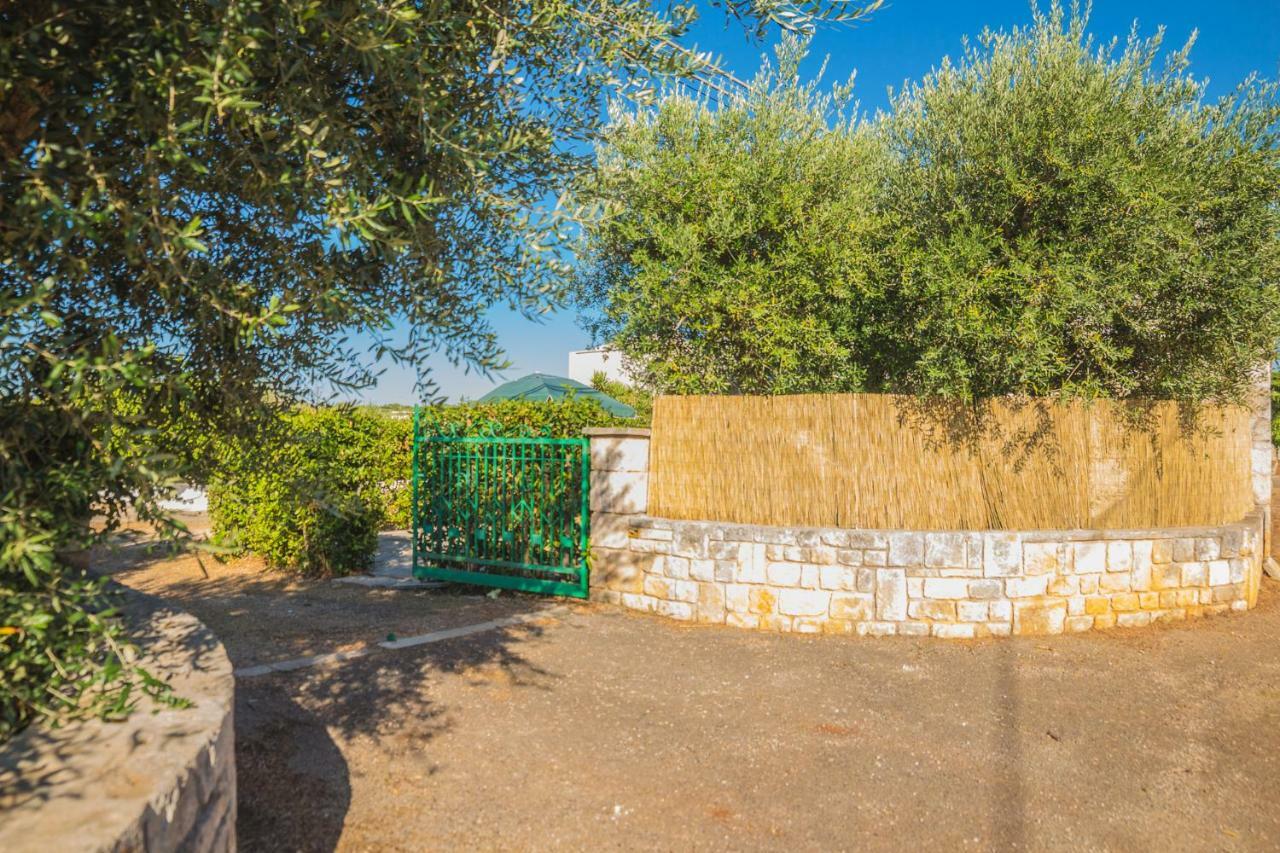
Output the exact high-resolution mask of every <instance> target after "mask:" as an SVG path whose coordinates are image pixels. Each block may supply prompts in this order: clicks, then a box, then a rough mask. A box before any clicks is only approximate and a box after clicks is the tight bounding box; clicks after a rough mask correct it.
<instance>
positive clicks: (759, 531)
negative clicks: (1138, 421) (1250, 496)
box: [627, 508, 1262, 545]
mask: <svg viewBox="0 0 1280 853" xmlns="http://www.w3.org/2000/svg"><path fill="white" fill-rule="evenodd" d="M1261 519H1262V509H1261V508H1256V509H1254V510H1253V511H1251V512H1250V513H1249V514H1248V515H1246V516H1245V517H1244V518H1242V519H1240V520H1239V521H1234V522H1230V523H1227V524H1219V525H1199V526H1192V527H1132V528H1100V529H1088V528H1063V529H1053V528H1041V529H1034V530H943V529H929V528H910V527H901V528H870V527H803V526H794V527H792V526H788V527H779V526H771V525H763V524H740V523H738V522H732V521H706V520H703V519H692V518H690V519H683V518H666V517H659V516H653V515H633V516H629V517H628V519H627V521H628V524H630V525H631V526H632V527H635V528H666V527H670V526H671V525H673V524H696V525H705V526H706V527H707V528H708V529H709V530H715V529H721V530H731V531H733V534H732V535H731V536H729V537H728V538H734V539H741V538H750V539H752V540H754V541H756V542H763V543H765V544H771V543H772V544H778V545H789V544H793V540H795V539H796V538H805V537H809V538H815V537H816V538H819V539H820V538H821V537H822V534H824V533H827V534H831V533H867V534H880V535H883V536H889V535H892V534H899V533H922V534H930V533H947V534H956V535H962V536H984V535H988V536H1018V537H1019V538H1021V539H1022V540H1024V541H1027V542H1038V541H1053V542H1093V541H1097V540H1124V539H1180V538H1186V537H1200V536H1217V535H1220V534H1221V533H1222V532H1223V531H1225V530H1229V529H1234V528H1242V529H1243V528H1252V527H1254V526H1256V525H1257V524H1259V523H1260V522H1261ZM744 534H746V535H744ZM713 538H714V537H713Z"/></svg>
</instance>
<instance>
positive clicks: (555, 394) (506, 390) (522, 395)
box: [480, 373, 636, 418]
mask: <svg viewBox="0 0 1280 853" xmlns="http://www.w3.org/2000/svg"><path fill="white" fill-rule="evenodd" d="M569 396H573V397H576V398H578V399H580V400H595V401H596V402H597V403H599V404H600V407H601V408H602V409H604V410H605V411H606V412H608V413H609V414H611V415H617V416H618V417H620V418H634V417H635V416H636V410H635V409H633V408H631V407H630V406H628V405H627V404H626V403H619V402H618V401H617V400H615V399H613V398H612V397H610V396H609V395H608V394H604V393H602V392H600V391H597V390H596V389H594V388H592V387H591V386H590V385H583V384H582V383H581V382H575V381H574V380H572V379H569V378H567V377H564V376H551V375H549V374H546V373H530V374H529V375H528V376H522V377H521V378H519V379H513V380H511V381H510V382H504V383H503V384H501V385H499V386H498V387H497V388H494V389H493V390H492V391H490V392H489V393H488V394H485V395H484V396H483V397H481V398H480V402H482V403H491V402H493V401H494V400H563V399H565V398H566V397H569Z"/></svg>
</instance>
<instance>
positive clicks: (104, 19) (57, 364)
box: [0, 0, 865, 737]
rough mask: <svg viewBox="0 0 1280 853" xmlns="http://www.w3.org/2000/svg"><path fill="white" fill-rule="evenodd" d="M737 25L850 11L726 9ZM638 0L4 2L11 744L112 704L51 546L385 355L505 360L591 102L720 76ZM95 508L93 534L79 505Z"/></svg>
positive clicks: (547, 282)
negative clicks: (22, 733)
mask: <svg viewBox="0 0 1280 853" xmlns="http://www.w3.org/2000/svg"><path fill="white" fill-rule="evenodd" d="M715 5H718V6H719V7H720V10H721V12H722V13H726V14H728V15H730V16H733V17H737V18H741V19H742V20H743V21H744V22H746V23H747V25H748V26H749V27H751V28H752V29H762V28H764V27H766V26H768V25H769V24H771V23H772V24H776V25H780V26H783V27H785V28H790V29H795V30H801V31H803V30H807V29H811V28H812V26H813V24H814V22H815V21H816V20H819V19H821V18H830V19H834V20H848V19H850V18H854V17H857V16H859V15H860V14H861V13H862V12H863V11H865V10H864V8H862V7H856V6H854V5H852V4H849V3H844V2H839V0H837V1H836V2H818V1H817V0H815V2H799V3H794V2H791V3H788V2H781V0H723V2H721V3H719V4H715ZM695 12H696V10H695V8H693V7H691V6H673V7H670V8H669V9H668V10H666V11H663V10H662V9H660V8H656V7H654V6H651V5H650V4H649V3H647V2H640V0H536V2H532V0H525V2H520V0H516V2H503V3H497V4H492V3H479V2H471V0H462V2H449V3H445V2H432V1H431V0H377V2H374V0H338V2H334V1H333V0H224V2H208V0H192V2H173V0H74V2H73V0H50V1H49V2H42V3H3V4H0V162H2V163H3V181H0V737H3V736H4V735H5V734H6V733H8V732H10V731H12V730H13V729H14V728H16V727H18V726H21V725H22V724H23V723H24V722H25V721H27V720H29V719H30V718H32V716H34V715H39V714H53V715H56V714H59V713H63V712H66V711H68V710H73V709H79V710H85V709H97V710H104V709H115V710H120V709H123V708H124V707H126V706H127V705H128V697H129V695H130V694H129V691H130V689H131V687H130V685H131V684H132V683H134V682H133V680H131V679H130V678H127V677H124V676H123V673H126V672H127V670H128V669H129V667H127V666H125V665H124V660H125V658H124V656H122V654H121V651H120V648H121V647H120V635H119V631H118V629H117V628H113V627H112V625H113V624H114V623H113V622H112V621H111V620H110V619H109V618H108V617H109V615H110V614H109V611H104V610H103V609H102V608H103V604H102V602H101V600H100V599H99V595H98V594H99V590H100V585H99V584H97V583H96V582H94V581H90V580H87V579H85V578H82V577H80V576H79V575H77V574H75V573H73V572H71V570H69V569H68V568H67V567H66V565H65V559H64V556H65V554H66V553H67V552H68V551H70V550H73V549H76V548H81V547H84V546H87V545H89V544H91V543H92V542H94V541H96V538H97V537H99V536H100V535H102V533H103V532H104V531H109V530H110V529H111V528H112V526H113V523H114V521H115V520H116V519H117V518H118V516H119V514H120V513H121V511H122V510H123V509H124V507H125V506H126V504H132V505H133V506H134V507H135V508H136V509H137V511H138V512H139V513H140V514H141V515H142V516H143V517H146V518H151V519H152V520H155V521H159V522H163V521H164V519H163V514H162V513H159V512H158V510H157V508H156V505H155V501H154V498H155V496H156V495H157V494H158V492H159V491H160V490H161V489H163V488H164V486H165V485H166V483H168V482H170V481H171V479H172V477H173V476H174V474H175V473H177V472H181V471H183V470H185V466H186V465H187V463H189V462H190V461H191V459H190V457H191V454H190V450H191V446H192V445H196V444H198V443H199V441H193V442H187V441H185V440H172V441H170V442H169V443H168V444H167V445H163V446H162V445H158V444H157V443H156V442H154V441H151V440H149V436H151V435H152V434H153V433H154V430H155V429H156V427H157V426H158V425H160V424H162V423H166V422H173V423H176V424H179V425H180V426H181V428H178V429H171V430H167V431H166V432H167V434H168V435H169V436H178V437H179V439H185V438H192V439H198V440H204V439H206V438H207V437H208V435H210V434H222V433H233V434H234V433H236V432H237V431H243V430H245V429H247V428H249V426H250V425H252V424H253V423H254V422H255V421H257V420H258V419H259V418H260V416H261V415H262V414H263V413H264V411H265V410H269V409H271V408H272V407H278V406H281V405H285V404H288V403H289V402H291V401H292V400H295V399H297V398H298V397H299V396H305V395H307V394H309V393H310V392H311V391H312V390H313V389H315V388H318V387H320V388H324V387H338V388H343V387H360V386H364V385H367V384H368V383H369V382H371V381H372V380H373V379H374V370H373V369H372V368H370V367H367V366H361V365H362V364H364V362H362V361H360V360H358V359H356V358H355V357H354V356H355V355H356V354H357V353H356V351H355V347H354V345H353V344H352V343H350V341H351V340H352V339H351V337H350V334H351V333H352V332H356V333H361V334H362V335H366V336H367V335H374V336H379V335H382V334H383V333H384V332H385V331H386V330H387V329H388V327H389V325H390V324H391V323H392V322H393V321H396V320H400V321H402V322H403V323H405V324H407V326H408V328H409V329H410V333H409V337H408V340H407V341H406V342H404V343H403V344H401V345H397V346H394V347H393V346H392V345H390V344H389V343H388V344H380V345H378V346H376V347H375V352H374V355H375V356H381V355H385V356H389V357H391V358H398V359H401V360H403V361H407V362H410V363H419V362H420V361H421V359H422V357H423V356H424V355H426V354H427V353H430V352H435V351H443V352H445V353H446V354H447V355H448V356H449V357H451V358H453V359H455V360H461V361H465V362H468V363H470V364H472V365H475V366H477V367H479V368H481V369H485V368H488V367H491V366H493V365H495V364H497V363H499V361H500V359H501V355H500V353H499V352H498V348H497V346H496V344H495V340H494V336H493V334H492V333H491V332H490V330H489V329H488V328H487V327H486V325H485V323H484V322H483V316H484V312H485V311H486V310H487V309H488V308H489V307H490V306H493V305H495V304H503V305H508V306H511V307H513V308H515V309H517V310H521V311H525V312H528V313H534V312H539V311H542V310H545V309H546V308H547V307H548V306H549V305H551V304H554V303H555V301H556V300H557V299H558V298H559V295H560V290H561V287H560V283H561V282H562V280H563V276H564V272H565V270H564V265H563V261H562V257H563V252H562V249H563V246H564V242H565V239H564V237H565V233H566V223H567V221H568V218H567V217H566V216H565V214H564V212H563V209H562V208H561V207H560V206H558V205H557V199H558V198H559V197H560V196H561V194H562V193H563V192H564V190H565V188H566V187H567V186H568V185H569V183H570V182H571V181H572V180H573V178H574V176H576V175H577V174H578V173H579V172H580V171H581V169H582V168H583V166H584V164H585V163H586V146H584V143H585V142H586V141H588V140H590V139H591V138H593V136H594V134H595V132H596V130H597V128H598V126H599V124H600V118H601V116H600V103H601V102H602V100H603V99H604V98H605V97H606V96H614V97H617V96H622V97H627V96H633V97H641V96H644V95H645V93H646V92H648V91H650V90H651V89H652V87H653V85H654V82H653V81H654V80H655V79H657V78H661V77H664V76H675V77H679V78H683V79H699V78H701V79H704V80H706V81H707V82H708V83H709V84H710V85H723V84H722V83H717V82H716V81H717V80H722V79H723V78H722V75H720V74H719V72H718V70H717V68H716V67H715V64H714V63H713V62H712V61H711V60H710V59H709V58H708V57H706V56H703V55H700V54H697V53H695V52H692V51H690V50H688V49H686V48H684V47H682V46H681V45H680V43H679V41H678V39H679V38H680V37H681V36H682V35H683V34H684V32H685V31H686V29H687V28H688V25H689V24H690V22H691V21H692V20H693V19H694V16H695ZM94 513H97V514H98V515H99V516H100V517H101V518H100V521H99V522H98V523H97V524H95V525H90V523H89V521H90V516H91V515H92V514H94Z"/></svg>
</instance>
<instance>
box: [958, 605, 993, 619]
mask: <svg viewBox="0 0 1280 853" xmlns="http://www.w3.org/2000/svg"><path fill="white" fill-rule="evenodd" d="M988 613H989V610H988V608H987V603H986V602H985V601H957V602H956V618H957V619H959V620H960V621H961V622H985V621H987V619H988Z"/></svg>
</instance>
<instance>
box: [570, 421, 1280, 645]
mask: <svg viewBox="0 0 1280 853" xmlns="http://www.w3.org/2000/svg"><path fill="white" fill-rule="evenodd" d="M1268 400H1269V398H1268ZM1259 405H1261V403H1259ZM1265 416H1266V418H1267V419H1268V421H1269V416H1270V411H1269V408H1268V409H1267V410H1266V414H1265ZM1260 417H1261V415H1260ZM1255 432H1257V433H1258V435H1261V431H1260V430H1256V431H1255ZM588 433H589V434H590V435H591V439H592V441H591V460H592V475H591V476H592V482H591V509H592V518H591V541H592V555H593V561H592V575H591V588H592V597H593V598H596V599H598V600H603V601H609V602H613V603H616V604H620V605H622V606H624V607H629V608H632V609H635V610H642V611H646V612H652V613H657V614H661V615H664V616H667V617H670V618H673V619H679V620H684V621H691V622H704V623H715V624H726V625H733V626H737V627H743V628H755V629H761V630H772V631H798V632H810V633H816V632H825V633H856V634H877V635H885V634H900V635H910V636H925V635H932V636H937V637H960V638H963V637H984V636H1007V635H1010V634H1056V633H1063V632H1071V631H1087V630H1093V629H1102V628H1111V627H1131V626H1141V625H1147V624H1150V623H1152V622H1155V621H1176V620H1182V619H1187V618H1190V617H1197V616H1202V615H1210V614H1218V613H1226V612H1228V611H1230V610H1245V609H1247V608H1249V607H1252V606H1253V605H1254V603H1255V602H1256V600H1257V594H1258V585H1259V578H1260V576H1261V571H1262V565H1263V558H1264V555H1265V553H1266V552H1265V550H1264V537H1265V536H1266V535H1267V532H1268V531H1267V527H1268V525H1267V522H1268V520H1269V519H1268V517H1267V512H1268V511H1269V503H1270V477H1266V478H1257V477H1255V483H1254V487H1255V493H1256V497H1258V498H1259V506H1258V508H1257V509H1256V510H1255V511H1254V512H1253V513H1252V514H1251V515H1250V516H1249V517H1248V518H1246V519H1243V520H1242V521H1241V522H1239V523H1237V524H1231V525H1226V526H1222V527H1213V528H1177V529H1155V530H1044V531H1026V532H1010V531H947V532H922V531H884V530H842V529H824V528H776V527H762V526H752V525H740V524H719V523H715V522H699V521H676V520H671V519H662V518H652V517H649V516H648V515H646V514H645V513H646V510H647V506H648V476H649V475H648V440H647V433H646V431H644V430H608V429H596V430H589V431H588ZM1262 440H1265V442H1266V451H1267V453H1268V459H1269V458H1270V456H1269V454H1270V433H1269V429H1268V431H1267V433H1266V435H1265V437H1264V439H1259V445H1260V442H1261V441H1262ZM1257 455H1259V457H1260V458H1261V446H1259V450H1258V454H1257ZM1268 464H1269V463H1268ZM1264 501H1265V503H1264Z"/></svg>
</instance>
